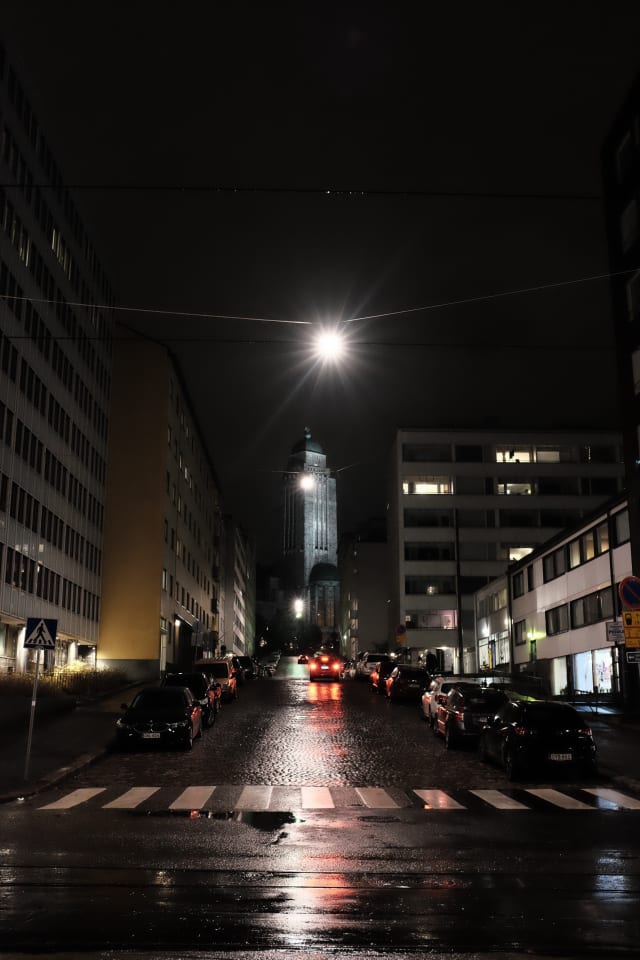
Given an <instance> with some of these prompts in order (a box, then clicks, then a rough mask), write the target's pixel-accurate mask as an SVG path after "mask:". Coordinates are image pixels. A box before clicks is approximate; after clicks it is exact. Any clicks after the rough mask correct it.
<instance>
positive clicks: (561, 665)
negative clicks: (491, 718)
mask: <svg viewBox="0 0 640 960" xmlns="http://www.w3.org/2000/svg"><path fill="white" fill-rule="evenodd" d="M630 573H631V549H630V525H629V511H628V508H627V500H626V498H625V497H621V498H617V499H614V500H611V501H608V502H607V503H606V504H605V505H604V506H603V507H602V509H601V510H599V511H596V512H595V513H593V514H592V515H591V516H589V517H585V518H584V522H583V523H582V524H579V525H577V526H575V527H572V528H571V529H567V530H564V531H563V532H562V533H561V534H558V536H556V537H554V538H553V539H551V540H549V541H547V542H546V543H545V544H543V545H542V546H540V547H537V548H536V549H535V550H534V551H533V552H532V553H530V554H529V555H528V556H527V557H526V558H524V559H523V560H520V562H518V563H514V564H513V565H512V566H510V567H509V570H508V572H507V574H506V575H505V576H503V577H501V578H500V579H498V580H494V581H492V582H491V583H490V584H488V585H487V586H486V587H483V588H482V589H481V590H479V591H478V593H477V594H476V640H477V645H478V664H479V667H480V669H486V670H489V671H492V670H496V671H498V672H508V673H514V674H526V675H534V676H535V677H536V678H538V679H539V680H540V681H541V683H542V686H543V688H544V689H545V690H547V691H548V692H549V693H550V694H551V695H552V696H559V695H561V694H569V695H571V694H574V693H577V694H578V695H581V694H593V693H595V692H596V691H597V692H598V694H601V695H604V696H608V697H611V698H612V699H616V698H619V697H620V696H621V695H623V694H626V693H627V692H628V691H627V690H626V689H625V679H626V678H627V677H631V676H632V675H633V674H635V675H636V676H637V673H638V666H637V665H636V664H627V663H626V662H625V661H624V659H623V654H624V641H621V640H620V638H619V634H620V632H621V630H622V622H621V619H620V617H621V605H620V600H619V597H618V587H619V585H620V583H621V582H622V581H623V580H624V579H625V577H628V576H629V575H630ZM616 621H617V631H616V632H614V631H613V630H611V629H610V628H609V626H608V625H609V624H615V622H616ZM626 686H627V687H628V684H626Z"/></svg>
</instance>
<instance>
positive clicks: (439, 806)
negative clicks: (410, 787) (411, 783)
mask: <svg viewBox="0 0 640 960" xmlns="http://www.w3.org/2000/svg"><path fill="white" fill-rule="evenodd" d="M413 792H414V793H415V794H417V795H418V796H419V797H420V799H421V800H424V806H425V810H429V809H431V810H464V809H465V807H463V806H462V804H461V803H458V802H457V800H454V799H453V797H450V796H449V794H448V793H444V792H443V791H442V790H414V791H413Z"/></svg>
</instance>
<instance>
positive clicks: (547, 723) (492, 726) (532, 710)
mask: <svg viewBox="0 0 640 960" xmlns="http://www.w3.org/2000/svg"><path fill="white" fill-rule="evenodd" d="M479 746H480V756H481V758H482V759H483V760H494V761H496V762H497V763H500V764H502V765H503V766H504V768H505V770H506V772H507V776H508V777H509V779H510V780H517V779H518V778H519V777H520V776H522V775H523V774H524V773H525V772H530V771H532V772H540V771H542V770H549V769H553V770H559V769H564V768H566V767H574V768H575V767H577V768H578V769H579V770H580V771H581V772H582V773H584V774H587V775H588V774H593V773H595V770H596V745H595V742H594V739H593V734H592V732H591V729H590V727H589V726H588V725H587V724H586V723H585V721H584V719H583V718H582V717H581V715H580V714H579V713H578V711H577V710H574V708H573V707H571V706H569V705H568V704H565V703H558V702H557V701H553V700H512V701H509V702H508V703H506V704H504V706H502V707H501V708H500V710H498V712H497V713H496V714H495V716H493V717H491V718H490V719H489V721H488V722H487V723H486V725H485V726H484V727H483V729H482V732H481V734H480V744H479Z"/></svg>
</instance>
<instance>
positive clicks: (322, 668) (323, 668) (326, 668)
mask: <svg viewBox="0 0 640 960" xmlns="http://www.w3.org/2000/svg"><path fill="white" fill-rule="evenodd" d="M320 669H321V670H328V669H329V667H320Z"/></svg>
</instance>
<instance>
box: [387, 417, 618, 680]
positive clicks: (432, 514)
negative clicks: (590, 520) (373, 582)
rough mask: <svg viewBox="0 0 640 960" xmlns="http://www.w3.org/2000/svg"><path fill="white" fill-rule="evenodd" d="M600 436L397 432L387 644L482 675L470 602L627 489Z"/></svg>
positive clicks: (614, 453) (612, 445) (613, 438)
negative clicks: (514, 566) (512, 567)
mask: <svg viewBox="0 0 640 960" xmlns="http://www.w3.org/2000/svg"><path fill="white" fill-rule="evenodd" d="M623 473H624V467H623V463H622V450H621V438H620V437H619V436H618V435H616V434H615V433H608V432H603V431H593V432H585V431H576V432H553V431H536V432H534V431H522V430H501V431H498V430H491V431H489V430H485V431H483V430H420V429H410V430H398V432H397V435H396V438H395V442H394V444H393V448H392V455H391V471H390V491H389V510H388V533H389V545H390V558H391V560H390V564H391V578H392V582H391V622H392V624H393V626H392V628H391V630H390V635H389V643H390V645H391V647H392V648H394V647H396V646H397V644H398V640H401V641H402V643H403V644H404V645H405V649H409V650H415V651H417V655H419V654H424V653H426V652H431V653H433V654H434V655H435V656H436V657H437V658H438V663H439V665H440V668H441V669H446V670H452V671H454V672H456V673H461V672H465V673H467V672H473V671H475V670H476V668H477V666H478V665H477V662H476V661H477V651H476V644H475V628H474V594H475V593H476V591H477V590H479V589H480V588H481V587H483V586H485V585H486V584H487V583H489V582H490V581H492V580H495V579H496V578H497V577H499V576H501V575H502V574H504V573H505V572H506V570H507V567H508V566H509V564H511V563H514V562H517V561H519V560H522V559H523V558H524V557H526V556H528V555H529V554H530V553H531V552H532V551H533V550H535V549H536V547H538V546H539V545H540V544H543V543H545V542H546V541H547V540H549V539H550V538H551V537H552V536H555V535H556V534H557V533H559V532H561V531H562V530H564V529H565V528H566V527H569V526H572V525H574V524H575V523H576V522H578V521H579V520H580V519H581V518H582V517H584V516H585V515H588V514H590V513H591V512H592V511H593V510H594V509H595V508H597V507H598V506H599V505H601V504H602V503H603V502H604V501H606V500H607V499H609V498H610V497H611V496H613V495H615V494H617V493H619V492H620V491H621V489H622V483H623Z"/></svg>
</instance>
